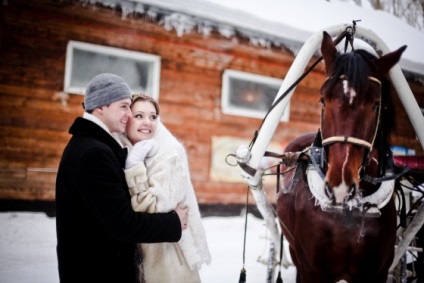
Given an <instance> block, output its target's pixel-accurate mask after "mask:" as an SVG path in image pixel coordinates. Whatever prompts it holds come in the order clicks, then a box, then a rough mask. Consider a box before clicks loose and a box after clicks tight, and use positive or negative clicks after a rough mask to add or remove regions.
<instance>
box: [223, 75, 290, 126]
mask: <svg viewBox="0 0 424 283" xmlns="http://www.w3.org/2000/svg"><path fill="white" fill-rule="evenodd" d="M282 83H283V80H281V79H276V78H271V77H266V76H260V75H254V74H250V73H245V72H240V71H235V70H225V71H224V75H223V82H222V103H221V105H222V112H223V113H225V114H229V115H237V116H245V117H253V118H261V119H263V118H264V117H265V115H266V113H267V112H268V110H269V109H270V107H271V105H272V102H273V101H274V99H275V97H276V95H277V93H278V90H279V89H280V87H281V84H282ZM289 106H290V105H289V104H287V107H286V109H285V110H284V113H283V115H282V117H281V121H288V120H289V112H290V110H289V108H290V107H289Z"/></svg>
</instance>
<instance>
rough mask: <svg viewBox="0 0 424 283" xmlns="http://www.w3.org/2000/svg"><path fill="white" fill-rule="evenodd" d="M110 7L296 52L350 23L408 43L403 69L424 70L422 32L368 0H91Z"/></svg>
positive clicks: (395, 43) (181, 30) (181, 28)
mask: <svg viewBox="0 0 424 283" xmlns="http://www.w3.org/2000/svg"><path fill="white" fill-rule="evenodd" d="M90 2H91V3H101V4H103V5H108V6H112V7H116V6H118V5H119V6H120V7H121V8H122V11H123V17H125V16H126V15H127V14H129V13H131V12H139V13H145V14H147V15H150V16H151V17H152V18H155V17H156V16H157V15H159V14H160V15H164V17H163V18H162V19H161V22H160V23H161V24H162V25H163V26H164V28H165V29H167V30H172V29H175V30H176V32H177V34H178V35H179V36H183V35H184V34H186V33H189V32H191V31H192V30H193V29H197V31H198V32H200V33H202V34H204V35H205V36H207V35H208V34H209V33H210V31H211V30H212V29H217V30H218V31H219V32H220V33H221V34H222V35H223V36H226V37H228V38H230V37H232V36H233V35H234V34H235V33H236V32H238V33H240V34H242V35H243V36H246V37H248V38H249V39H250V41H251V43H252V44H255V45H260V46H264V47H267V46H270V45H275V46H283V47H285V48H288V49H290V50H291V51H293V52H294V54H297V52H298V51H299V49H300V48H301V47H302V45H303V43H304V42H305V41H306V40H307V39H308V38H309V37H310V36H312V35H313V34H315V33H316V32H319V31H321V30H325V28H328V27H331V26H335V25H339V24H352V22H353V21H354V20H360V22H358V23H357V25H358V26H362V27H364V28H366V29H369V30H371V31H373V32H374V33H375V34H376V35H378V36H379V37H380V38H381V39H382V40H383V41H384V42H385V43H386V45H387V46H388V48H389V49H390V50H396V49H398V48H399V47H401V46H403V45H407V46H408V48H407V49H406V51H405V52H404V54H403V55H402V58H401V62H400V66H401V68H402V69H404V70H407V71H410V72H413V73H416V74H420V75H424V52H423V51H422V46H421V45H423V44H424V33H423V32H420V31H418V30H417V29H415V28H413V27H411V26H410V25H408V24H407V23H405V22H404V21H402V20H401V19H399V18H397V17H395V16H393V15H391V14H389V13H387V12H384V11H378V10H374V9H373V8H372V7H371V6H370V4H369V3H368V1H362V2H363V5H364V6H362V7H360V6H357V5H356V4H354V3H353V1H350V0H330V1H326V0H296V1H294V0H260V1H258V0H123V1H120V0H90Z"/></svg>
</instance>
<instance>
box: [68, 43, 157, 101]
mask: <svg viewBox="0 0 424 283" xmlns="http://www.w3.org/2000/svg"><path fill="white" fill-rule="evenodd" d="M100 73H112V74H116V75H118V76H120V77H122V78H123V79H124V80H125V81H126V82H127V83H128V85H129V87H130V89H131V91H132V92H144V93H147V94H149V95H151V96H153V97H154V98H158V97H159V76H160V57H159V56H156V55H151V54H145V53H140V52H135V51H130V50H124V49H119V48H113V47H105V46H100V45H94V44H89V43H83V42H77V41H70V42H69V43H68V47H67V51H66V69H65V84H64V91H65V92H67V93H76V94H84V93H85V87H86V86H87V84H88V83H89V81H90V80H91V79H92V78H93V77H95V76H96V75H98V74H100Z"/></svg>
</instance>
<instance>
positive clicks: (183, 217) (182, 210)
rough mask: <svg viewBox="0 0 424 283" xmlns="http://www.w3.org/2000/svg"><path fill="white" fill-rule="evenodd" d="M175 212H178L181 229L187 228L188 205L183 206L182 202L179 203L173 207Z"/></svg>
mask: <svg viewBox="0 0 424 283" xmlns="http://www.w3.org/2000/svg"><path fill="white" fill-rule="evenodd" d="M175 212H176V213H177V214H178V217H179V218H180V222H181V229H183V230H184V229H187V225H188V206H183V204H182V203H179V204H178V205H177V207H176V208H175Z"/></svg>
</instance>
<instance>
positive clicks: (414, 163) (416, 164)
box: [393, 155, 424, 169]
mask: <svg viewBox="0 0 424 283" xmlns="http://www.w3.org/2000/svg"><path fill="white" fill-rule="evenodd" d="M393 158H394V160H395V163H396V164H397V165H404V166H408V167H409V168H410V169H424V156H415V155H414V156H406V155H396V156H394V157H393Z"/></svg>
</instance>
